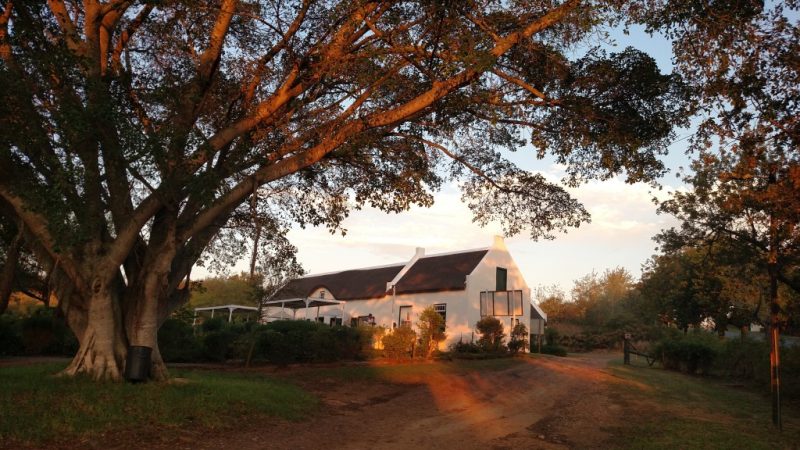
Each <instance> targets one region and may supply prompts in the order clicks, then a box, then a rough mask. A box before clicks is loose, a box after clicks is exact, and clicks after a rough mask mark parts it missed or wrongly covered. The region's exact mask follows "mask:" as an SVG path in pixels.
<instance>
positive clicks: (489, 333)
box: [475, 316, 506, 352]
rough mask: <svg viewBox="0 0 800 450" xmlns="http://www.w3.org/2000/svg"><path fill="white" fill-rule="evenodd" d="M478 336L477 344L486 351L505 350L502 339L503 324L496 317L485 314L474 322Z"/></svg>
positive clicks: (503, 337) (503, 334) (503, 335)
mask: <svg viewBox="0 0 800 450" xmlns="http://www.w3.org/2000/svg"><path fill="white" fill-rule="evenodd" d="M475 328H477V329H478V333H479V334H480V338H479V339H478V344H479V345H480V346H481V347H483V349H484V350H485V351H487V352H504V351H505V350H506V347H505V345H503V340H504V339H505V337H506V335H505V333H503V324H502V323H500V320H498V319H497V318H496V317H493V316H486V317H484V318H482V319H481V320H479V321H478V323H476V324H475Z"/></svg>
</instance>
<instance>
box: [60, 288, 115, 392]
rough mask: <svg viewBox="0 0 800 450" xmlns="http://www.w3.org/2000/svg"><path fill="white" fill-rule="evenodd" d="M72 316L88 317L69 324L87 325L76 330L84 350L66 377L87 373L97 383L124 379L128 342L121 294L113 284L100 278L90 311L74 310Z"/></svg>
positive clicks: (70, 310)
mask: <svg viewBox="0 0 800 450" xmlns="http://www.w3.org/2000/svg"><path fill="white" fill-rule="evenodd" d="M65 313H66V314H68V315H70V314H71V315H78V316H80V315H81V314H85V320H80V318H75V317H73V318H72V319H71V320H70V319H69V317H68V323H69V324H70V326H71V327H72V324H75V323H80V322H85V326H84V327H82V328H83V330H82V332H81V330H76V329H75V328H73V331H75V332H76V336H77V338H78V341H79V342H80V348H79V349H78V353H77V354H76V355H75V357H74V358H73V359H72V362H71V363H70V365H69V366H68V367H67V368H66V369H64V372H63V374H65V375H70V376H74V375H77V374H81V373H85V374H87V375H89V376H91V377H92V378H93V379H95V380H113V381H119V380H121V379H122V374H123V371H124V369H125V358H126V356H127V348H128V346H127V342H126V339H125V334H124V333H123V332H122V315H121V311H120V308H119V301H118V297H117V295H116V294H115V293H114V292H112V286H111V282H110V281H108V280H103V279H102V278H99V277H98V278H96V279H95V280H94V281H93V282H92V287H91V293H90V296H89V308H88V311H85V312H82V311H80V310H78V309H77V308H70V309H68V311H67V312H65Z"/></svg>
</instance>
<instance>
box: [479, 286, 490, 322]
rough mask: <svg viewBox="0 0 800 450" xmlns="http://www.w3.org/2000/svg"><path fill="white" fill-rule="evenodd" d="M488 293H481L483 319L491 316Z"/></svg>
mask: <svg viewBox="0 0 800 450" xmlns="http://www.w3.org/2000/svg"><path fill="white" fill-rule="evenodd" d="M488 294H489V293H488V292H481V317H483V316H488V315H489V301H488Z"/></svg>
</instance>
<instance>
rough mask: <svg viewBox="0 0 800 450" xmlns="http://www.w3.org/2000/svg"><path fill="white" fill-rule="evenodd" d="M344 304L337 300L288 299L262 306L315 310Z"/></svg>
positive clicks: (272, 301)
mask: <svg viewBox="0 0 800 450" xmlns="http://www.w3.org/2000/svg"><path fill="white" fill-rule="evenodd" d="M344 303H345V302H343V301H338V300H325V299H323V298H288V299H286V300H270V301H268V302H264V303H263V305H264V306H280V307H281V308H289V309H295V310H296V309H301V308H316V307H317V306H334V305H342V304H344Z"/></svg>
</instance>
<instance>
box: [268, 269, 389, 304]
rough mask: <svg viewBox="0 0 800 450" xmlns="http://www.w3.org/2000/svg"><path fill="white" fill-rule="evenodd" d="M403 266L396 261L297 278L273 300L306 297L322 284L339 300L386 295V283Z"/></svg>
mask: <svg viewBox="0 0 800 450" xmlns="http://www.w3.org/2000/svg"><path fill="white" fill-rule="evenodd" d="M403 267H404V264H397V265H393V266H386V267H378V268H374V269H356V270H345V271H344V272H336V273H326V274H322V275H311V276H307V277H303V278H295V279H294V280H292V281H290V282H289V283H288V284H287V285H286V287H284V288H283V289H281V290H280V291H279V292H278V293H277V294H276V295H275V297H274V300H284V299H289V298H305V297H308V296H309V295H311V294H312V293H313V292H314V290H315V289H317V288H320V287H324V288H325V289H327V290H329V291H331V294H333V297H334V298H335V299H336V300H355V299H367V298H378V297H383V296H384V295H385V294H386V282H387V281H391V280H392V279H393V278H394V276H395V275H397V274H398V272H400V270H401V269H402V268H403Z"/></svg>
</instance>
